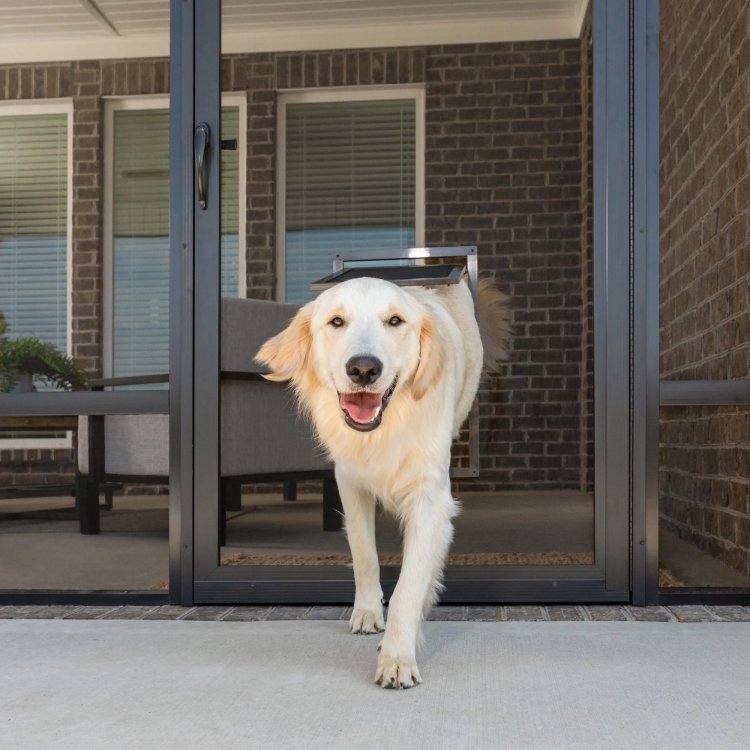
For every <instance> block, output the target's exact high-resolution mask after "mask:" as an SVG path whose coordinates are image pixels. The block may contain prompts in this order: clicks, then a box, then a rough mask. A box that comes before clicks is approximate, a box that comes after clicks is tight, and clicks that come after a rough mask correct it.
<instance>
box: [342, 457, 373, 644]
mask: <svg viewBox="0 0 750 750" xmlns="http://www.w3.org/2000/svg"><path fill="white" fill-rule="evenodd" d="M336 481H337V483H338V486H339V494H340V495H341V504H342V505H343V506H344V525H345V528H346V536H347V539H348V540H349V548H350V550H351V553H352V562H353V567H354V583H355V586H356V594H355V596H354V609H353V611H352V616H351V619H350V620H349V625H350V627H351V629H352V633H382V632H383V629H384V628H385V620H384V619H383V590H382V589H381V588H380V563H379V562H378V551H377V548H376V546H375V498H374V497H373V496H372V495H371V494H370V493H369V492H365V491H364V490H362V489H361V488H360V487H358V486H356V485H355V484H354V483H352V482H349V481H348V480H347V479H346V477H345V476H343V475H342V473H341V472H339V471H337V472H336Z"/></svg>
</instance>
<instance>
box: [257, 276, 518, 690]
mask: <svg viewBox="0 0 750 750" xmlns="http://www.w3.org/2000/svg"><path fill="white" fill-rule="evenodd" d="M478 297H479V303H478V317H479V321H480V323H479V324H478V323H477V316H475V311H474V302H473V299H472V296H471V293H470V291H469V287H468V286H467V284H466V282H465V281H462V282H460V283H459V284H456V285H453V286H445V287H439V288H435V287H433V288H430V289H428V288H423V287H399V286H396V285H395V284H391V283H390V282H387V281H382V280H380V279H374V278H357V279H352V280H350V281H346V282H343V283H341V284H338V285H337V286H334V287H332V288H330V289H328V290H326V291H324V292H323V293H322V294H320V296H319V297H317V298H316V299H315V300H313V301H312V302H309V303H307V304H306V305H305V306H304V307H302V308H301V309H300V310H299V312H298V313H297V315H296V316H295V317H294V318H293V319H292V321H291V322H290V324H289V326H288V327H287V328H286V329H285V330H284V331H282V332H281V333H280V334H278V335H277V336H275V337H273V338H272V339H269V340H268V341H267V342H266V343H265V344H264V345H263V347H262V348H261V350H260V352H259V353H258V355H257V357H256V359H257V361H258V362H260V363H263V364H265V365H267V366H268V368H269V369H270V371H271V372H270V374H268V375H266V377H267V378H268V379H269V380H276V381H284V380H289V381H291V384H292V386H293V387H294V389H295V391H296V393H297V396H298V399H299V403H300V406H301V408H302V409H303V410H304V412H306V413H307V414H308V415H309V417H310V418H311V419H312V422H313V425H314V427H315V430H316V432H317V435H318V437H319V439H320V441H321V443H322V444H323V446H324V447H325V449H326V450H327V451H328V452H329V454H330V456H331V458H332V459H333V461H334V464H335V471H336V481H337V484H338V488H339V492H340V494H341V500H342V504H343V507H344V516H345V525H346V534H347V538H348V541H349V546H350V548H351V553H352V562H353V567H354V579H355V585H356V595H355V600H354V610H353V613H352V616H351V620H350V623H349V624H350V626H351V630H352V632H353V633H379V632H382V631H383V630H385V635H384V637H383V640H382V642H381V645H380V650H379V656H378V663H377V670H376V674H375V682H376V683H378V684H380V685H382V686H384V687H387V688H408V687H412V686H413V685H417V684H418V683H420V682H421V681H422V678H421V677H420V674H419V669H418V668H417V662H416V649H417V643H418V641H419V640H420V637H421V625H422V620H423V617H424V615H425V614H426V613H427V611H428V610H429V609H430V607H431V606H432V604H433V603H434V602H435V600H436V598H437V594H438V592H439V590H440V588H441V579H442V574H443V568H444V565H445V560H446V557H447V554H448V547H449V545H450V542H451V539H452V537H453V525H452V519H453V517H454V516H455V515H456V513H457V506H456V502H455V501H454V499H453V497H452V495H451V485H450V478H449V473H448V472H449V466H450V458H451V442H452V440H453V438H454V437H456V436H457V435H458V432H459V429H460V427H461V425H462V423H463V422H464V420H465V419H466V417H467V416H468V414H469V411H470V409H471V405H472V402H473V400H474V397H475V395H476V392H477V388H478V386H479V378H480V375H481V372H482V367H483V362H484V364H486V365H488V366H490V367H492V366H494V365H495V363H496V362H497V361H498V360H499V359H503V358H504V357H505V348H506V343H507V337H508V330H509V326H508V310H507V306H506V300H505V296H504V295H503V294H501V293H500V292H499V291H497V290H496V289H494V288H493V287H492V285H491V284H489V283H488V282H486V281H480V284H479V294H478ZM480 328H481V329H482V333H481V335H480ZM483 339H484V346H483ZM377 503H380V504H381V505H382V507H383V508H384V509H385V510H387V511H390V512H391V513H393V514H394V515H395V516H396V518H397V519H398V520H399V522H400V526H401V529H402V534H403V562H402V565H401V572H400V576H399V579H398V584H397V585H396V588H395V591H394V593H393V596H392V598H391V600H390V602H389V608H388V623H387V625H386V623H385V621H384V618H383V592H382V590H381V588H380V568H379V564H378V554H377V550H376V548H375V508H376V504H377Z"/></svg>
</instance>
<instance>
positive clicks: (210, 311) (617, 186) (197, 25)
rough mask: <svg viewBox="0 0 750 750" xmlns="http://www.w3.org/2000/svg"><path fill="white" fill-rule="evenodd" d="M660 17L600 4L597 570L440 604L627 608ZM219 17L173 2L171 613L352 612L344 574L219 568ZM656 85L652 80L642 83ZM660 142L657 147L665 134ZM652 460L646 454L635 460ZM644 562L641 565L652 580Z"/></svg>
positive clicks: (607, 0) (197, 2)
mask: <svg viewBox="0 0 750 750" xmlns="http://www.w3.org/2000/svg"><path fill="white" fill-rule="evenodd" d="M655 5H656V3H655V1H654V0H630V1H629V2H623V1H622V0H594V29H593V32H594V92H595V94H594V139H595V140H594V144H595V145H594V153H595V154H596V158H595V163H594V232H595V235H594V269H595V270H594V276H595V281H594V284H595V289H594V316H595V332H594V337H595V343H594V350H595V411H596V416H595V419H596V438H595V445H596V452H595V482H596V492H595V506H596V511H595V551H596V553H597V554H596V560H595V564H594V565H592V566H573V565H571V566H538V567H537V566H527V567H510V566H508V567H503V568H502V569H500V568H494V569H487V570H484V571H481V573H477V572H476V571H468V572H467V571H455V570H453V571H449V574H448V576H447V580H446V585H447V590H446V593H445V596H444V601H455V602H459V601H466V602H468V601H505V602H510V601H519V602H520V601H571V602H572V601H589V602H590V601H629V600H630V596H631V539H632V537H631V533H636V532H637V533H638V534H640V533H641V529H640V528H638V529H637V530H636V528H635V523H636V522H637V523H638V524H640V525H642V519H641V518H640V517H634V518H632V519H631V507H633V505H632V500H633V498H634V497H635V494H636V493H635V492H634V481H635V480H637V481H640V479H639V478H635V480H634V476H633V473H632V468H633V465H634V462H635V461H636V458H637V457H636V455H635V453H634V450H633V446H634V444H635V443H636V439H637V438H638V437H639V436H638V435H636V430H639V429H641V428H642V426H643V425H642V421H643V419H642V416H643V415H639V414H637V413H635V412H634V410H633V408H632V400H633V398H634V397H635V396H636V395H637V394H636V393H635V392H634V388H635V387H645V388H650V389H651V391H652V390H653V387H654V386H653V382H652V380H649V379H648V378H646V379H645V380H644V377H645V376H644V375H643V373H642V372H641V371H640V370H638V371H637V372H636V370H637V368H636V369H634V361H635V360H634V353H635V352H636V349H637V347H634V345H633V341H632V340H631V331H632V330H633V329H632V322H633V309H634V304H638V299H637V298H634V297H632V296H631V295H632V294H633V292H634V291H635V290H634V286H633V269H634V268H635V270H636V272H638V271H640V270H642V268H641V265H640V264H642V263H643V261H644V257H645V256H643V257H635V256H634V249H635V250H637V249H638V248H639V247H640V245H638V244H637V242H636V239H635V232H634V231H633V226H634V224H633V222H634V219H636V218H637V217H640V216H641V215H642V214H643V211H644V210H646V212H647V215H648V218H649V220H650V221H651V223H649V224H648V233H647V235H646V236H647V242H646V247H647V249H648V250H650V251H653V237H654V231H655V230H654V227H655V226H656V227H658V200H657V203H656V209H655V210H656V214H655V216H656V224H654V223H653V219H654V206H653V201H654V199H655V197H656V198H657V199H658V196H655V195H654V193H653V190H652V188H653V185H651V183H649V182H648V181H647V184H648V185H649V186H650V187H649V190H651V192H648V193H647V194H646V196H645V199H642V200H641V203H639V195H642V194H638V193H637V191H636V195H635V200H634V203H633V204H632V209H631V199H633V196H634V191H633V177H634V159H635V158H636V157H639V158H640V156H642V155H643V153H646V154H647V156H648V157H649V162H648V163H647V168H648V169H649V170H653V167H654V163H653V161H652V160H653V158H654V152H653V138H654V133H653V131H652V130H651V129H652V128H653V118H651V119H649V118H646V128H647V133H646V134H645V135H644V137H643V142H642V143H637V142H635V140H634V137H633V132H634V131H633V102H634V101H640V99H639V97H640V96H642V91H640V90H639V91H636V96H635V97H634V96H633V87H634V84H635V83H636V82H637V81H638V80H639V79H638V75H639V74H640V75H644V72H643V70H642V69H640V68H638V66H637V65H636V68H635V76H634V66H633V62H634V49H638V50H640V49H641V46H642V45H643V44H644V39H643V36H644V33H645V29H646V22H645V20H644V19H646V17H648V18H649V19H650V21H649V23H653V8H654V7H655ZM220 13H221V11H220V4H219V3H217V2H213V1H212V0H183V1H181V0H172V18H173V20H172V34H173V38H172V80H173V82H174V83H173V95H172V136H173V141H172V142H173V144H178V143H179V144H180V151H179V153H177V152H176V151H175V152H173V154H172V168H173V170H174V171H173V175H175V176H178V175H179V177H173V183H172V205H173V214H172V220H173V224H172V227H173V230H172V262H173V266H172V269H171V274H172V280H173V281H172V283H173V307H172V313H173V318H172V330H171V333H172V347H173V348H172V357H173V359H172V362H173V364H174V365H175V367H173V372H174V374H173V381H172V384H171V385H172V389H173V390H171V394H172V398H171V406H172V442H173V444H172V461H173V466H172V486H171V495H172V504H173V515H172V521H175V522H176V523H177V526H176V527H173V529H172V546H171V559H172V574H173V580H172V583H171V588H170V591H171V595H172V600H173V601H180V602H182V603H184V604H189V603H193V602H196V603H200V602H225V603H245V602H246V603H250V602H300V603H302V602H340V601H348V600H349V599H351V597H352V595H353V581H352V578H351V575H350V573H349V571H346V570H342V571H341V573H340V574H337V576H338V577H334V578H330V577H329V578H325V577H323V575H321V571H320V570H318V571H316V570H315V569H309V570H303V569H294V570H293V571H292V570H290V569H289V568H285V569H279V568H273V567H268V568H264V569H263V570H262V571H260V570H259V569H257V568H256V569H242V568H240V567H232V566H230V567H226V566H225V567H221V566H219V560H218V525H217V509H218V503H219V476H218V472H219V460H218V457H219V424H218V419H219V413H220V412H219V340H220V339H219V337H218V336H217V331H219V330H220V329H219V324H220V319H219V273H218V263H219V254H218V248H219V219H218V201H217V200H214V201H212V199H211V196H212V195H213V196H216V197H217V198H218V189H219V188H218V185H219V181H218V180H219V175H218V159H217V160H216V163H214V165H213V166H212V169H211V170H210V173H209V185H208V192H209V201H208V208H207V209H206V210H202V209H200V208H199V207H198V203H197V198H196V195H195V188H194V167H193V159H192V138H193V130H194V127H195V126H196V125H197V124H198V123H199V122H201V121H205V122H207V123H209V126H210V128H211V131H212V132H215V133H217V134H218V132H219V129H218V126H219V122H218V118H219V109H220V108H219V59H220V21H221V18H220ZM196 29H199V30H200V33H195V31H194V30H196ZM175 35H179V36H180V38H179V39H176V38H175ZM639 45H641V46H639ZM639 71H640V73H639ZM653 73H654V70H653V67H649V68H648V70H647V71H646V73H645V75H646V76H647V77H648V76H652V75H653ZM642 84H643V81H641V83H640V84H638V85H639V86H642ZM651 93H653V92H651ZM191 96H192V97H193V99H192V100H191V101H188V100H189V99H190V97H191ZM649 101H650V100H649ZM657 101H658V100H657ZM193 102H194V104H193ZM657 124H658V123H657ZM656 137H657V141H656V142H657V144H658V132H657V133H656ZM646 146H648V149H646V151H642V149H644V148H646ZM649 149H650V150H649ZM657 164H658V161H657ZM643 200H645V209H644V206H643V205H642V202H643ZM639 212H640V213H639ZM176 229H177V230H179V231H175V230H176ZM656 236H657V238H658V233H657V234H656ZM657 250H658V247H657ZM650 262H653V258H651V259H650ZM657 271H658V266H657ZM657 279H658V276H657ZM651 281H652V283H653V279H652V280H651ZM657 283H658V282H657ZM176 287H177V288H176ZM649 288H650V289H651V287H649ZM641 333H642V331H641ZM636 343H638V342H636ZM651 343H653V342H651ZM178 364H179V366H176V365H178ZM634 373H635V374H636V375H637V377H636V378H635V379H634V378H633V375H634ZM651 374H652V373H651ZM642 376H643V377H642ZM638 378H641V380H639V379H638ZM651 391H649V395H650V397H653V393H651ZM649 403H650V404H651V407H652V406H653V402H652V401H651V402H649ZM633 420H635V421H633ZM639 420H640V421H639ZM649 424H650V423H649ZM602 435H603V436H605V439H602V437H601V436H602ZM652 448H653V446H649V445H645V446H644V445H642V444H640V443H638V450H639V451H641V454H639V455H642V452H643V450H645V451H646V453H648V451H649V450H651V449H652ZM648 455H649V456H650V455H651V454H650V453H649V454H648ZM641 510H642V509H641ZM639 512H640V511H639ZM191 515H192V518H191ZM631 523H632V525H633V528H632V530H631ZM633 557H635V556H633ZM641 558H642V555H640V556H638V557H637V558H636V559H637V561H638V563H639V565H641V567H643V566H644V563H643V561H642V559H641ZM643 572H644V571H642V570H641V571H640V572H639V575H640V574H641V573H643ZM290 573H292V574H293V575H294V576H295V577H294V578H290V575H289V574H290ZM253 576H257V577H253ZM383 578H384V581H383V584H384V586H383V588H384V590H385V591H386V593H388V590H389V589H390V588H391V587H392V585H393V583H394V575H393V571H389V570H388V569H384V571H383ZM644 578H645V575H644ZM641 588H642V587H641Z"/></svg>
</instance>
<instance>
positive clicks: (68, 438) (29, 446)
mask: <svg viewBox="0 0 750 750" xmlns="http://www.w3.org/2000/svg"><path fill="white" fill-rule="evenodd" d="M59 114H64V115H67V129H68V130H67V144H68V157H67V172H68V174H67V192H68V195H67V201H66V203H67V221H66V227H65V231H66V233H67V237H66V243H65V245H66V260H65V266H66V284H67V290H66V298H67V299H66V315H67V320H66V333H65V346H66V352H65V353H66V354H67V355H68V356H69V357H70V356H72V353H73V100H72V99H70V98H60V99H23V100H13V101H0V117H19V116H29V115H59ZM72 445H73V442H72V434H71V433H70V432H67V433H66V435H65V437H64V438H20V437H14V438H5V437H2V436H0V448H2V449H3V450H38V449H59V448H62V449H66V448H67V449H69V448H71V447H72Z"/></svg>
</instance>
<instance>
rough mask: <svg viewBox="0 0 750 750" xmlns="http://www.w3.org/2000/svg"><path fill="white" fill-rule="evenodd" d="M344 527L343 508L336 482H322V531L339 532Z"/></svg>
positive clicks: (332, 480) (327, 480)
mask: <svg viewBox="0 0 750 750" xmlns="http://www.w3.org/2000/svg"><path fill="white" fill-rule="evenodd" d="M343 527H344V506H343V505H342V504H341V496H340V495H339V488H338V485H337V484H336V480H335V479H334V478H333V477H330V478H329V479H324V480H323V531H341V529H342V528H343Z"/></svg>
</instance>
